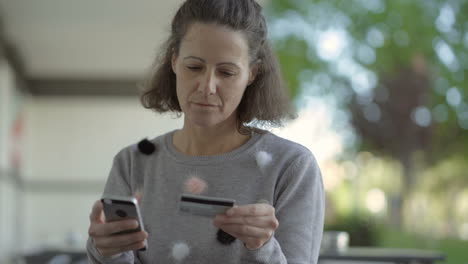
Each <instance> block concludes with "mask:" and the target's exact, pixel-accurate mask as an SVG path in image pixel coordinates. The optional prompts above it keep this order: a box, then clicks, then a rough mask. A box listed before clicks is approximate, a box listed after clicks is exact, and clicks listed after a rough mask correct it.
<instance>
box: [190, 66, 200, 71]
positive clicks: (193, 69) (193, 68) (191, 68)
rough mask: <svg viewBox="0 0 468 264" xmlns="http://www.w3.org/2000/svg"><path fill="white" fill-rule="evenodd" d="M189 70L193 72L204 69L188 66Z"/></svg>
mask: <svg viewBox="0 0 468 264" xmlns="http://www.w3.org/2000/svg"><path fill="white" fill-rule="evenodd" d="M187 69H189V70H191V71H200V70H201V69H202V67H200V66H195V65H188V66H187Z"/></svg>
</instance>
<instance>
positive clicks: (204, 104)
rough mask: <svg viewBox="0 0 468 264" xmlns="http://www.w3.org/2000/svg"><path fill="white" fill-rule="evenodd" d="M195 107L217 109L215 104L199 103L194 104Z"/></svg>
mask: <svg viewBox="0 0 468 264" xmlns="http://www.w3.org/2000/svg"><path fill="white" fill-rule="evenodd" d="M192 103H193V104H195V105H198V106H202V107H216V105H215V104H210V103H198V102H192Z"/></svg>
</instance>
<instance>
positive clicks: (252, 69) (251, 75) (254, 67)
mask: <svg viewBox="0 0 468 264" xmlns="http://www.w3.org/2000/svg"><path fill="white" fill-rule="evenodd" d="M259 67H260V61H257V62H256V63H255V64H254V65H252V67H250V73H249V81H248V82H247V85H250V84H252V83H253V82H254V81H255V78H257V73H258V68H259Z"/></svg>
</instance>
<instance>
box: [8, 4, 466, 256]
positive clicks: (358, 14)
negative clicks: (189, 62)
mask: <svg viewBox="0 0 468 264" xmlns="http://www.w3.org/2000/svg"><path fill="white" fill-rule="evenodd" d="M180 2H181V1H161V0H155V1H149V0H148V1H138V3H136V2H131V1H124V0H118V1H115V0H113V1H109V0H106V1H97V2H96V1H91V0H87V1H61V0H44V1H23V0H20V1H10V0H0V263H9V262H8V261H13V260H14V259H19V258H20V257H21V256H22V255H28V254H35V253H40V252H42V251H45V250H51V249H53V250H66V251H70V252H74V251H76V252H82V251H83V250H84V244H85V240H86V238H87V228H88V215H89V212H90V209H91V206H92V203H93V202H94V201H95V200H96V199H98V198H99V197H100V194H101V191H102V188H103V186H104V182H105V179H106V177H107V174H108V171H109V169H110V165H111V162H112V158H113V156H114V155H115V154H116V153H117V151H118V150H120V149H121V148H122V147H124V146H127V145H130V144H133V143H135V142H137V141H139V140H140V139H142V138H144V137H149V138H152V137H155V136H157V135H160V134H162V133H165V132H168V131H171V130H173V129H177V128H179V127H180V126H181V124H182V121H181V119H177V118H175V117H174V116H173V115H162V116H160V115H156V114H154V113H152V112H151V111H149V110H145V109H143V107H141V106H140V105H139V102H138V98H137V89H136V85H135V84H136V83H137V82H139V81H141V80H143V79H144V77H145V74H147V72H148V70H149V69H150V67H151V64H152V62H153V60H154V56H155V54H156V52H157V48H158V45H159V44H161V42H162V41H163V40H164V38H165V37H166V36H167V32H168V29H169V22H170V18H171V16H172V15H173V13H174V11H175V10H176V8H177V6H178V4H179V3H180ZM261 3H262V5H264V7H265V9H266V10H265V14H266V15H267V17H268V21H269V25H270V37H271V41H272V43H273V45H274V48H275V51H276V53H277V54H278V57H279V59H280V63H281V66H282V69H283V74H284V76H285V78H286V81H287V84H288V87H289V89H290V94H291V96H292V100H293V101H294V104H295V105H296V107H297V110H298V118H297V119H296V120H294V121H292V122H290V123H288V124H287V125H286V126H285V127H283V128H276V129H272V131H273V132H275V133H277V134H279V135H281V136H283V137H286V138H288V139H291V140H294V141H296V142H299V143H301V144H303V145H305V146H306V147H307V148H309V149H310V150H311V151H312V152H313V153H314V155H315V156H316V158H317V160H318V162H319V164H320V167H321V169H322V174H323V180H324V185H325V189H326V193H327V215H326V227H325V228H326V230H339V231H347V232H348V233H349V234H350V243H351V246H375V247H395V248H406V247H407V248H419V249H431V250H437V251H440V252H443V253H445V254H447V256H448V258H447V261H446V263H468V252H467V250H466V249H467V248H468V95H467V94H468V75H467V73H468V1H466V0H446V1H443V0H424V1H423V0H414V1H408V0H353V1H345V0H342V1H338V0H314V1H312V0H294V1H292V0H273V1H262V2H261Z"/></svg>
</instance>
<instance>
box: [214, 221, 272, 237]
mask: <svg viewBox="0 0 468 264" xmlns="http://www.w3.org/2000/svg"><path fill="white" fill-rule="evenodd" d="M219 228H221V229H222V230H223V231H224V232H226V233H228V234H231V235H232V236H234V237H236V238H239V239H241V238H242V237H251V238H263V239H268V238H270V237H271V236H272V235H273V230H272V229H265V228H259V227H255V226H249V225H236V224H232V225H221V226H220V227H219ZM241 240H242V239H241Z"/></svg>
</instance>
